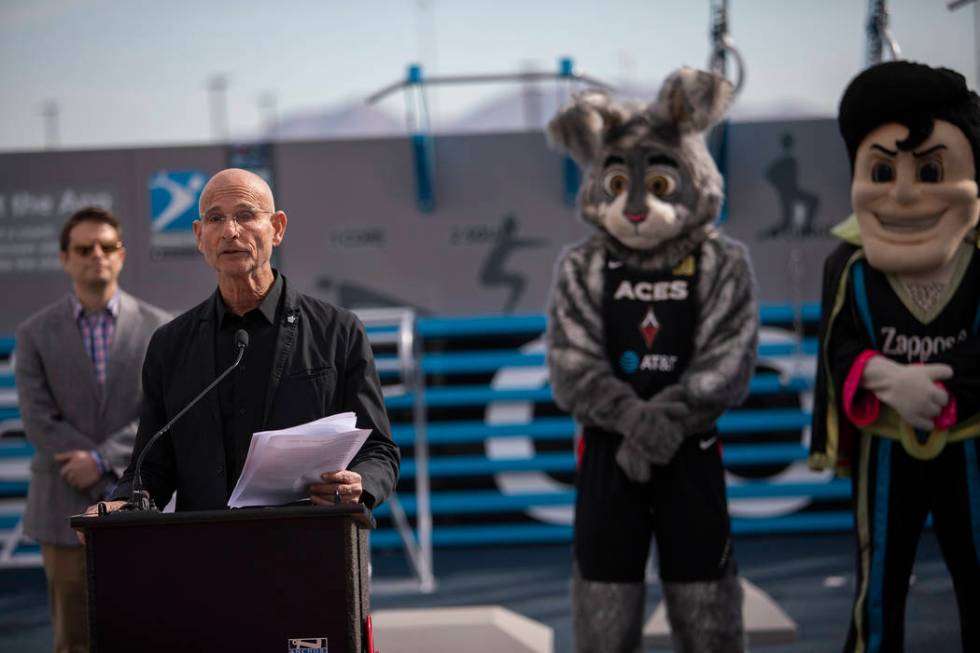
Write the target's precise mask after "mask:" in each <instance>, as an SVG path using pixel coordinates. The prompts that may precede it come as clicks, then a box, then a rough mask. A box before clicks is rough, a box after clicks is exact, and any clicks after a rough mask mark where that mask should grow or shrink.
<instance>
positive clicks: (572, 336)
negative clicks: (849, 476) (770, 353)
mask: <svg viewBox="0 0 980 653" xmlns="http://www.w3.org/2000/svg"><path fill="white" fill-rule="evenodd" d="M731 97H732V87H731V84H730V83H729V82H727V81H726V80H725V79H723V78H722V77H720V76H717V75H714V74H711V73H707V72H702V71H697V70H693V69H689V68H684V69H681V70H679V71H677V72H675V73H674V74H672V75H671V76H670V77H669V78H668V79H667V80H666V81H665V82H664V85H663V87H662V89H661V91H660V94H659V97H658V98H657V100H656V101H655V102H653V103H652V104H649V105H646V106H644V105H640V104H630V103H620V102H616V101H614V100H612V99H611V98H609V97H608V96H606V95H605V94H603V93H599V92H594V91H587V92H584V93H581V94H578V95H576V96H574V97H573V98H572V100H571V101H570V102H569V104H568V105H567V106H565V107H564V108H563V109H562V110H561V111H560V112H559V113H558V115H556V116H555V117H554V118H553V119H552V121H551V122H550V123H549V125H548V137H549V141H550V142H551V144H552V145H553V146H554V147H555V148H556V149H558V150H560V151H563V152H566V153H567V154H569V155H570V156H571V157H572V158H573V159H574V160H575V161H576V162H577V163H578V164H579V166H580V167H581V168H582V170H583V182H582V186H581V189H580V192H579V196H578V210H579V214H580V216H581V218H582V219H583V220H584V221H585V222H586V223H588V224H590V225H592V226H593V227H595V230H596V232H595V234H593V235H592V236H591V237H589V238H587V239H586V240H584V241H582V242H580V243H578V244H575V245H572V246H570V247H568V248H567V249H566V250H565V251H564V252H563V253H562V254H561V257H560V259H559V261H558V263H557V266H556V271H555V281H554V286H553V289H552V292H551V296H550V299H549V308H548V329H547V336H546V337H547V344H548V366H549V372H550V377H551V384H552V391H553V394H554V397H555V401H556V402H557V403H558V405H559V406H560V407H562V408H563V409H565V410H567V411H569V412H570V413H572V415H573V416H574V417H575V419H576V420H577V421H578V422H579V423H580V424H581V425H582V426H583V436H582V441H581V443H580V447H581V448H580V454H581V459H580V461H579V469H578V474H577V480H576V486H577V498H576V505H575V535H574V545H573V549H574V569H573V579H572V604H573V609H572V612H573V622H574V632H575V639H576V647H577V650H578V651H590V652H591V651H599V652H606V651H609V652H620V651H629V652H632V651H639V650H641V639H642V623H643V613H644V598H645V594H646V588H645V584H644V580H645V574H644V572H645V566H646V560H647V556H648V552H649V550H650V542H651V537H654V536H655V539H656V545H657V554H658V560H659V570H660V578H661V581H662V584H663V593H664V600H665V601H666V607H667V616H668V620H669V622H670V626H671V631H672V637H673V641H674V646H675V649H676V650H677V651H683V652H702V651H703V652H705V653H707V652H709V651H710V652H711V653H727V652H729V651H742V650H743V626H742V590H741V585H740V583H739V580H738V577H737V574H736V565H735V560H734V557H733V550H732V538H731V529H730V521H729V516H728V507H727V502H726V497H725V477H724V469H723V467H722V459H721V447H720V443H719V439H718V430H717V428H716V422H717V420H718V417H719V416H720V415H721V414H722V412H723V411H725V410H726V409H727V408H729V407H731V406H734V405H736V404H738V403H740V402H741V401H742V400H743V399H744V398H745V396H746V394H747V392H748V387H749V381H750V379H751V377H752V373H753V367H754V362H755V355H756V344H757V339H758V307H757V305H756V300H755V281H754V278H753V274H752V269H751V266H750V264H749V260H748V255H747V253H746V250H745V248H744V247H743V246H742V245H741V244H739V243H737V242H734V241H732V240H730V239H728V238H726V237H725V236H723V235H722V234H721V233H719V231H718V229H717V227H716V226H715V222H716V220H717V218H718V216H719V213H720V210H721V206H722V196H723V181H722V178H721V175H720V174H719V172H718V169H717V167H716V166H715V163H714V161H713V160H712V158H711V155H710V154H709V152H708V149H707V147H706V144H705V138H704V135H705V132H706V131H707V130H708V129H709V128H710V127H711V126H712V125H714V124H716V123H717V122H718V121H720V120H721V118H722V117H723V115H724V113H725V111H726V110H727V109H728V106H729V103H730V101H731Z"/></svg>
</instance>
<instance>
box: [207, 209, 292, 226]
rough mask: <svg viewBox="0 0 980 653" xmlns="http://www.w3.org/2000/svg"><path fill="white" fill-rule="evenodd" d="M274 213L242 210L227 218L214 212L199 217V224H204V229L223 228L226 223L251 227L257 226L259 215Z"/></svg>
mask: <svg viewBox="0 0 980 653" xmlns="http://www.w3.org/2000/svg"><path fill="white" fill-rule="evenodd" d="M272 213H275V211H262V210H260V209H242V210H241V211H235V213H234V215H231V216H227V215H225V214H224V213H219V212H218V211H215V212H214V213H206V214H204V215H202V216H201V222H203V223H204V226H205V227H223V226H225V225H226V224H228V221H229V220H231V221H233V222H236V223H238V226H239V227H245V228H247V227H253V226H255V225H256V224H258V221H259V216H260V215H269V214H272Z"/></svg>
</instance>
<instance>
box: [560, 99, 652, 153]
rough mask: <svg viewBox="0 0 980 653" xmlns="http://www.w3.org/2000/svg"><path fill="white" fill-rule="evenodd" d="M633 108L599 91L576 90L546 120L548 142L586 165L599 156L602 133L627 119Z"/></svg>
mask: <svg viewBox="0 0 980 653" xmlns="http://www.w3.org/2000/svg"><path fill="white" fill-rule="evenodd" d="M636 110H637V107H634V106H632V105H627V104H621V103H618V102H614V101H613V100H612V99H611V98H610V97H609V96H608V95H606V94H605V93H603V92H601V91H583V92H581V93H576V94H575V95H573V96H572V99H571V100H570V101H569V102H568V103H567V104H566V105H565V106H563V107H562V108H561V109H560V110H559V111H558V114H557V115H556V116H555V117H554V118H552V119H551V122H549V123H548V130H547V136H548V142H549V144H550V145H551V147H553V148H554V149H556V150H558V151H560V152H566V153H567V154H568V155H569V156H571V157H572V158H573V159H575V162H576V163H578V164H579V165H580V166H582V167H586V166H588V165H589V164H591V163H592V162H593V161H595V159H596V158H597V157H598V156H599V151H600V150H601V149H602V144H603V140H604V138H605V134H607V133H608V132H609V130H611V129H615V128H616V127H619V126H621V125H622V124H623V123H625V122H626V121H627V120H629V119H630V117H632V116H633V114H634V113H636Z"/></svg>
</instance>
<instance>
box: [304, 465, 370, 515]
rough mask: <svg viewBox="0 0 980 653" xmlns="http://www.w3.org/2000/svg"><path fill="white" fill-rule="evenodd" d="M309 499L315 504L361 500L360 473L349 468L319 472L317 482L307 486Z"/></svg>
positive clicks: (323, 504)
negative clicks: (318, 480)
mask: <svg viewBox="0 0 980 653" xmlns="http://www.w3.org/2000/svg"><path fill="white" fill-rule="evenodd" d="M307 491H308V492H309V493H310V500H311V501H313V505H315V506H331V505H338V504H341V503H358V502H359V501H360V500H361V492H363V491H364V488H363V487H362V486H361V475H360V474H358V473H357V472H354V471H351V470H349V469H344V470H341V471H338V472H326V473H324V474H320V482H319V483H311V484H310V485H309V486H308V487H307Z"/></svg>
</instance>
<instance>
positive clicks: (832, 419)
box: [810, 221, 864, 476]
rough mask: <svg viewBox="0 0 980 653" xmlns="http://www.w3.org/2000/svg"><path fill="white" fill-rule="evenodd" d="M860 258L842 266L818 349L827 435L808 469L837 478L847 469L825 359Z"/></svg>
mask: <svg viewBox="0 0 980 653" xmlns="http://www.w3.org/2000/svg"><path fill="white" fill-rule="evenodd" d="M855 224H856V221H855ZM862 258H864V250H863V249H859V250H857V251H855V252H854V253H853V254H851V258H849V259H847V263H845V264H844V269H843V270H842V271H841V274H840V279H839V280H838V282H837V292H836V294H835V296H834V305H833V308H832V309H831V311H830V317H829V318H828V319H827V333H826V334H825V335H824V341H823V342H822V343H821V345H822V346H821V348H820V350H821V352H822V353H823V356H822V360H821V361H820V364H821V365H822V366H823V369H824V375H825V377H826V379H827V384H826V387H827V398H826V405H827V420H826V425H825V428H826V430H827V433H826V437H825V441H824V451H823V452H822V453H820V454H815V455H812V456H810V468H811V469H818V470H819V469H828V468H830V469H833V470H834V472H835V473H836V474H837V475H839V476H842V475H845V474H843V473H842V470H845V469H847V466H846V465H842V464H841V462H840V459H839V452H838V447H839V445H840V429H839V423H840V422H839V419H840V417H839V416H838V414H837V399H836V393H835V392H834V383H833V378H834V377H833V375H832V374H831V373H830V360H829V359H828V358H827V349H828V344H829V342H830V334H831V333H832V332H833V324H834V321H835V320H836V319H837V316H838V315H839V314H840V312H841V309H842V308H843V307H844V300H845V299H846V298H847V281H848V279H850V274H851V267H853V266H854V262H855V261H857V260H858V259H862ZM848 471H849V470H848Z"/></svg>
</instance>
